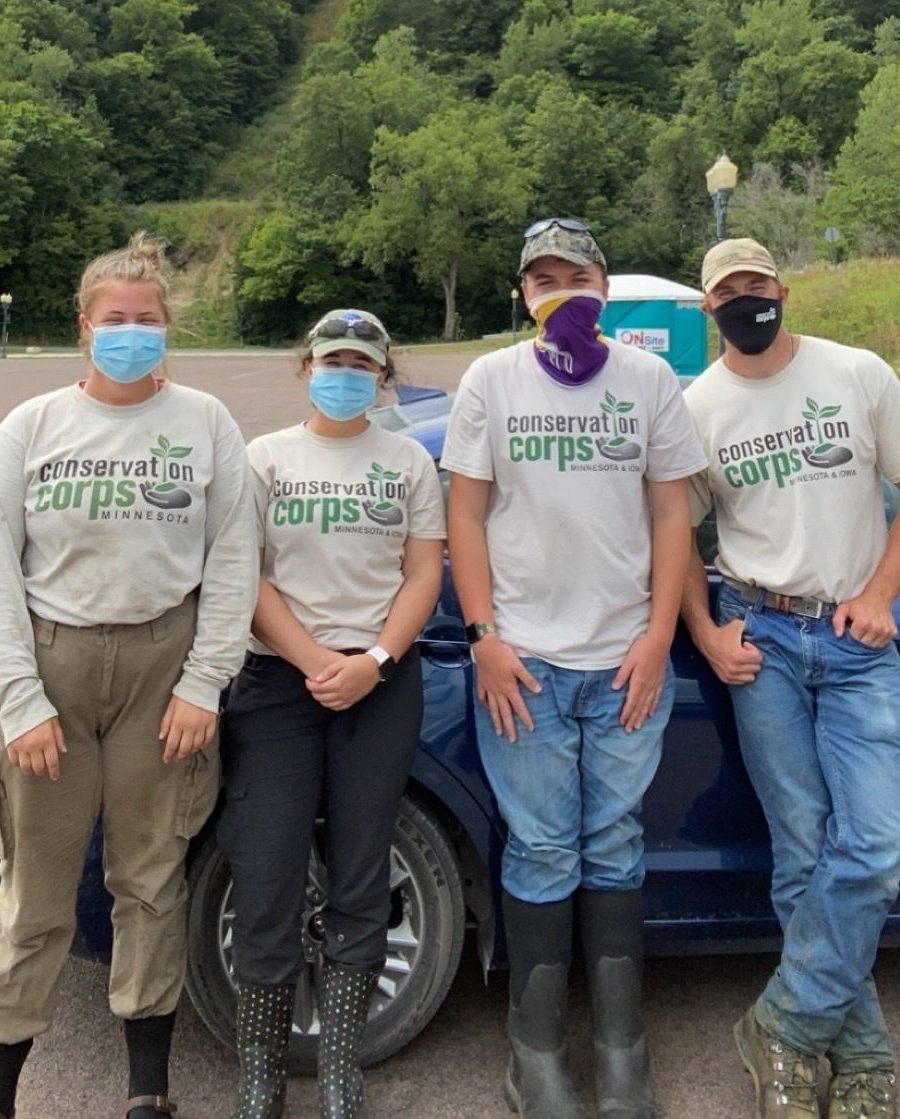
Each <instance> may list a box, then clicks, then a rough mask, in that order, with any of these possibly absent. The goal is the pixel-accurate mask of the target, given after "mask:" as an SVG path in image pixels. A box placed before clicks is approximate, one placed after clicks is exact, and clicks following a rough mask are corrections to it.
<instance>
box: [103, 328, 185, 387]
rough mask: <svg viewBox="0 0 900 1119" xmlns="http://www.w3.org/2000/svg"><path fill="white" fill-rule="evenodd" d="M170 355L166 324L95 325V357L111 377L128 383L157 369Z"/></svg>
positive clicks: (113, 379)
mask: <svg viewBox="0 0 900 1119" xmlns="http://www.w3.org/2000/svg"><path fill="white" fill-rule="evenodd" d="M165 356H166V328H165V327H164V326H138V324H137V323H130V322H129V323H122V325H121V326H95V327H94V336H93V339H92V341H91V361H92V362H93V363H94V365H95V366H96V367H97V368H98V369H99V370H100V372H101V373H103V374H105V375H106V376H107V377H109V379H110V380H111V381H118V382H119V383H120V384H123V385H127V384H130V383H131V382H132V381H139V380H140V379H141V377H146V376H147V374H148V373H149V372H150V371H151V370H153V369H155V368H156V367H157V365H160V364H161V363H162V360H163V358H164V357H165Z"/></svg>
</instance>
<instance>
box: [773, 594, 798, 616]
mask: <svg viewBox="0 0 900 1119" xmlns="http://www.w3.org/2000/svg"><path fill="white" fill-rule="evenodd" d="M795 601H796V600H795V599H794V598H792V597H791V595H789V594H778V593H777V592H776V591H773V592H772V605H773V607H774V608H775V609H776V610H780V611H781V613H782V614H792V613H793V612H794V610H793V605H794V602H795Z"/></svg>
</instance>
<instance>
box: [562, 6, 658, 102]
mask: <svg viewBox="0 0 900 1119" xmlns="http://www.w3.org/2000/svg"><path fill="white" fill-rule="evenodd" d="M656 36H657V33H656V30H655V28H653V27H651V26H650V25H649V24H646V23H644V22H643V21H642V20H640V19H637V18H636V17H635V16H632V15H628V14H625V13H621V12H611V11H604V12H598V13H595V14H591V15H583V16H578V17H577V18H576V19H574V20H573V21H572V32H571V38H570V42H569V49H568V52H567V58H566V69H567V70H568V71H569V73H570V74H571V75H572V77H573V78H575V79H577V80H579V81H580V82H582V83H584V86H585V88H586V89H587V90H588V91H589V92H590V93H591V94H592V95H593V96H594V97H595V98H596V99H597V100H601V99H603V98H605V97H611V96H614V97H616V98H617V99H620V100H629V101H633V102H635V104H640V105H645V104H652V103H654V102H656V101H658V100H659V98H660V97H661V95H662V94H663V91H664V89H665V85H666V80H667V74H666V71H665V67H664V66H663V64H662V62H661V60H660V58H659V56H658V55H657V53H656Z"/></svg>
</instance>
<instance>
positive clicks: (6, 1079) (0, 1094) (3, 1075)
mask: <svg viewBox="0 0 900 1119" xmlns="http://www.w3.org/2000/svg"><path fill="white" fill-rule="evenodd" d="M32 1045H34V1038H32V1037H29V1038H28V1039H27V1040H26V1041H17V1042H15V1044H13V1045H3V1044H0V1115H6V1116H9V1115H12V1113H13V1111H14V1110H15V1106H16V1085H17V1084H18V1083H19V1073H20V1072H21V1071H22V1065H24V1064H25V1058H26V1057H27V1056H28V1054H29V1053H30V1052H31V1047H32Z"/></svg>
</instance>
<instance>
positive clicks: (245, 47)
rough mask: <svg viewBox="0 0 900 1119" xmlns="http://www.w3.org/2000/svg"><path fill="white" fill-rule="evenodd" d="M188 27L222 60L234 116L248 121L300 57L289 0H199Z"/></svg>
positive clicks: (295, 26)
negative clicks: (287, 67)
mask: <svg viewBox="0 0 900 1119" xmlns="http://www.w3.org/2000/svg"><path fill="white" fill-rule="evenodd" d="M186 27H187V28H188V29H189V30H191V31H194V32H196V33H197V34H199V35H201V36H202V38H203V40H204V42H206V43H208V44H209V46H211V47H212V49H213V50H214V51H215V53H216V57H217V59H218V60H219V62H220V63H221V65H222V71H223V80H224V83H225V96H226V99H227V101H228V105H229V112H230V114H231V116H232V117H233V118H234V119H236V120H239V121H242V122H244V123H246V122H247V121H250V120H252V119H253V117H254V116H256V114H257V113H258V112H259V111H260V110H261V109H263V108H265V106H266V105H267V104H268V102H269V101H271V99H272V97H273V95H274V94H275V92H276V91H277V88H278V83H279V80H280V78H281V76H282V74H283V72H284V69H285V67H286V66H287V65H289V64H290V63H292V62H294V61H295V60H296V58H297V38H298V31H297V22H296V18H295V16H294V13H293V12H292V10H291V5H290V4H289V3H288V0H194V12H193V14H192V15H191V16H190V18H189V19H188V20H187V21H186Z"/></svg>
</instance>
